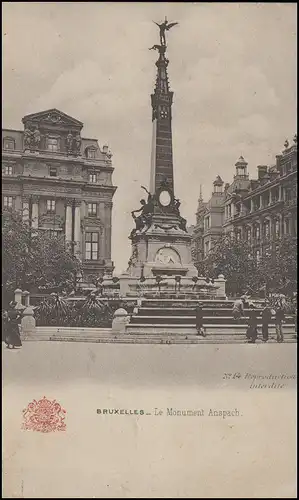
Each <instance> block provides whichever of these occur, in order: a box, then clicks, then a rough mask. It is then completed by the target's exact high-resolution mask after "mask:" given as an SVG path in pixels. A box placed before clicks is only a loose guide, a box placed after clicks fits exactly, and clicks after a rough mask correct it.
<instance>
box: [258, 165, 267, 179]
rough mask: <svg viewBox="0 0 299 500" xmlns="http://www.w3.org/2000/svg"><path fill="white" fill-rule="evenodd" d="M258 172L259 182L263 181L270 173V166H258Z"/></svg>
mask: <svg viewBox="0 0 299 500" xmlns="http://www.w3.org/2000/svg"><path fill="white" fill-rule="evenodd" d="M257 171H258V180H259V181H260V180H262V179H263V178H264V177H265V176H266V175H267V173H268V166H267V165H258V167H257Z"/></svg>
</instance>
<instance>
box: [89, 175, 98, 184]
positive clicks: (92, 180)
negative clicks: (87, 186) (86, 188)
mask: <svg viewBox="0 0 299 500" xmlns="http://www.w3.org/2000/svg"><path fill="white" fill-rule="evenodd" d="M89 182H92V183H93V184H95V183H96V182H97V174H89Z"/></svg>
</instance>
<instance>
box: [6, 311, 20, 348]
mask: <svg viewBox="0 0 299 500" xmlns="http://www.w3.org/2000/svg"><path fill="white" fill-rule="evenodd" d="M16 306H17V302H14V301H12V302H10V304H9V309H8V311H7V320H8V321H7V335H6V339H5V344H6V347H7V348H8V349H14V348H15V347H22V342H21V337H20V331H19V324H20V322H21V317H22V313H21V312H20V311H19V310H18V309H17V308H16Z"/></svg>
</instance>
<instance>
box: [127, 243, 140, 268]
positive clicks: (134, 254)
mask: <svg viewBox="0 0 299 500" xmlns="http://www.w3.org/2000/svg"><path fill="white" fill-rule="evenodd" d="M137 261H138V248H137V245H133V248H132V255H131V257H130V259H129V261H128V266H129V267H132V266H133V267H134V266H135V265H136V263H137Z"/></svg>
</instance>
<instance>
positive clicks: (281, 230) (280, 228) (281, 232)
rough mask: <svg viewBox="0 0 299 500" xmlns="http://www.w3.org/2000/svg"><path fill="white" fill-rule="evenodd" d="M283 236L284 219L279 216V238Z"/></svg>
mask: <svg viewBox="0 0 299 500" xmlns="http://www.w3.org/2000/svg"><path fill="white" fill-rule="evenodd" d="M283 235H284V217H283V215H282V214H281V215H280V227H279V236H280V238H281V237H282V236H283Z"/></svg>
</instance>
